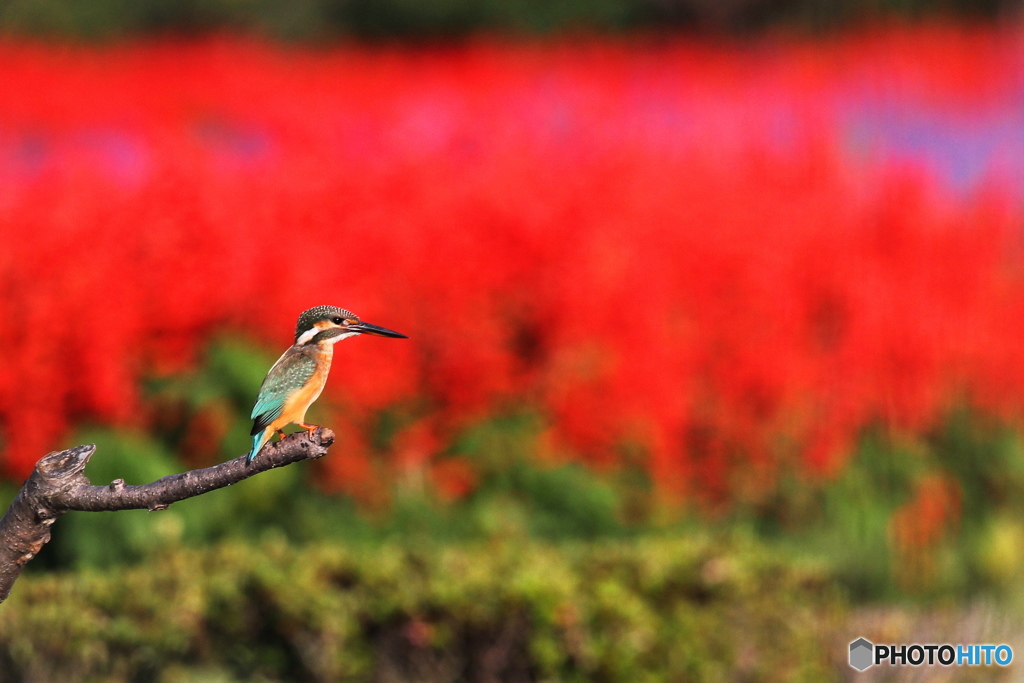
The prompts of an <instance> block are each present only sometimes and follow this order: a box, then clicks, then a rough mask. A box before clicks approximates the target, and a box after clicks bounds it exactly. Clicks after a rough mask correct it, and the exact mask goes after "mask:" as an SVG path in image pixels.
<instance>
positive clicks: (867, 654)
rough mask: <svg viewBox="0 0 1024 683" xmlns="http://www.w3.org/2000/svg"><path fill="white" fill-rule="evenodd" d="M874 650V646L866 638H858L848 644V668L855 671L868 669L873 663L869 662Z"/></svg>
mask: <svg viewBox="0 0 1024 683" xmlns="http://www.w3.org/2000/svg"><path fill="white" fill-rule="evenodd" d="M874 650H875V646H874V645H873V644H872V643H871V641H870V640H867V639H866V638H858V639H857V640H855V641H853V642H852V643H850V666H852V667H853V668H854V669H856V670H857V671H863V670H864V669H866V668H868V667H869V666H871V665H872V664H873V663H874V662H872V661H871V660H872V659H873V657H872V656H871V655H872V654H873V653H874Z"/></svg>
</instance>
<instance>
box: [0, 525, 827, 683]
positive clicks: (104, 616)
mask: <svg viewBox="0 0 1024 683" xmlns="http://www.w3.org/2000/svg"><path fill="white" fill-rule="evenodd" d="M844 609H845V608H844V606H843V603H842V601H841V600H840V599H839V598H838V597H837V591H836V590H835V587H834V585H833V584H832V583H831V582H830V581H829V580H828V579H827V577H826V576H825V575H823V574H822V573H821V572H820V571H819V570H817V569H815V568H814V567H812V566H809V565H806V564H804V565H794V564H793V563H790V562H786V561H783V560H781V559H780V558H778V557H777V556H773V555H772V554H771V553H768V552H766V551H765V550H764V549H763V548H762V547H759V546H757V545H755V544H751V543H736V542H733V543H725V542H722V541H715V540H713V539H710V538H708V537H706V536H704V535H695V536H693V535H691V536H688V537H684V538H665V539H647V540H643V541H633V542H622V541H619V542H603V543H597V544H588V545H577V544H562V545H560V546H557V547H556V546H549V545H544V544H540V543H537V542H531V541H524V540H521V539H520V540H506V541H494V542H490V543H485V544H472V545H468V546H463V547H458V548H456V547H451V546H438V545H426V546H421V547H418V548H416V549H409V548H403V547H400V546H395V545H391V544H384V545H380V546H377V547H373V548H370V547H346V546H339V545H324V544H320V545H314V546H308V547H302V548H300V547H295V546H293V545H290V544H288V543H287V542H285V541H284V540H283V539H276V540H273V539H270V540H266V541H264V542H262V543H260V544H259V545H257V546H249V545H244V544H238V543H227V544H223V545H220V546H218V547H215V548H212V549H206V550H192V551H163V550H157V551H156V552H155V553H154V555H153V556H152V557H151V559H150V560H148V561H147V562H146V563H144V564H142V565H139V566H136V567H134V568H130V569H119V570H112V571H108V572H99V571H95V570H89V571H83V572H80V573H78V574H76V575H68V574H60V573H56V574H48V575H37V576H33V575H31V574H30V575H29V576H26V577H24V578H22V579H21V581H19V583H18V584H17V586H16V587H15V590H14V594H13V595H12V597H11V598H10V599H9V601H8V602H7V603H6V604H5V605H4V606H3V609H2V610H0V653H2V654H0V679H2V680H4V681H12V682H15V681H24V680H33V681H61V680H96V681H99V680H102V681H130V680H152V681H168V682H170V681H183V680H190V681H194V680H209V681H242V680H244V681H293V680H294V681H338V680H352V681H358V680H403V681H455V680H542V681H545V680H547V681H555V680H559V681H591V680H599V681H645V680H648V681H655V680H692V681H703V680H723V679H730V680H736V679H740V680H778V681H784V680H800V681H802V680H817V681H820V680H829V679H831V678H833V677H834V674H833V670H834V668H835V667H836V666H837V664H838V663H839V661H838V660H839V659H841V657H842V655H843V651H842V648H836V647H835V643H836V642H842V638H844V637H845V636H846V635H847V634H845V633H840V632H839V630H838V629H839V628H840V626H841V624H840V620H841V618H842V615H843V613H844Z"/></svg>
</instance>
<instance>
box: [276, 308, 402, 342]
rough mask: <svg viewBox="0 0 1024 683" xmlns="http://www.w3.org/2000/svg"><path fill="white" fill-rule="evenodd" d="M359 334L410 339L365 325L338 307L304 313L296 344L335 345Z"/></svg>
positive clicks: (310, 310)
mask: <svg viewBox="0 0 1024 683" xmlns="http://www.w3.org/2000/svg"><path fill="white" fill-rule="evenodd" d="M358 334H372V335H376V336H378V337H395V338H398V339H408V337H406V336H405V335H404V334H399V333H398V332H394V331H392V330H389V329H386V328H383V327H378V326H377V325H371V324H370V323H364V322H363V321H362V320H360V319H359V316H357V315H356V314H355V313H353V312H352V311H346V310H345V309H344V308H339V307H337V306H316V307H314V308H310V309H309V310H306V311H303V312H302V315H300V316H299V322H298V324H296V326H295V343H296V344H319V343H321V342H327V343H332V344H333V343H335V342H339V341H341V340H342V339H347V338H348V337H354V336H356V335H358Z"/></svg>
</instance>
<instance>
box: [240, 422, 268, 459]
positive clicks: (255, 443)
mask: <svg viewBox="0 0 1024 683" xmlns="http://www.w3.org/2000/svg"><path fill="white" fill-rule="evenodd" d="M266 442H267V431H266V430H263V431H262V432H260V433H259V434H256V435H255V436H253V437H252V450H251V451H249V455H247V456H246V458H245V464H246V465H249V464H251V463H252V461H253V460H255V459H256V454H257V453H259V452H260V449H261V448H263V444H265V443H266Z"/></svg>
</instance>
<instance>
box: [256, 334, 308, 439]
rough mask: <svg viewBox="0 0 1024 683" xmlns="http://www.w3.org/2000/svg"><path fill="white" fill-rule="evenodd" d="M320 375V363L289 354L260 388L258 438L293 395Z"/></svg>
mask: <svg viewBox="0 0 1024 683" xmlns="http://www.w3.org/2000/svg"><path fill="white" fill-rule="evenodd" d="M315 371H316V360H315V359H314V358H312V357H310V356H309V355H307V354H305V353H303V352H301V351H299V352H297V353H291V352H290V351H286V352H285V354H284V355H283V356H281V358H280V359H279V360H278V361H277V362H276V363H274V367H272V368H270V372H268V373H267V376H266V377H265V378H264V380H263V384H262V385H261V386H260V392H259V394H258V395H257V396H256V405H255V406H253V409H252V415H251V416H250V417H252V419H253V424H252V432H250V434H251V435H252V436H255V435H256V434H259V433H260V432H262V431H263V430H264V429H266V428H267V425H269V424H270V423H271V422H273V421H274V420H276V419H277V418H278V417H280V415H281V411H282V410H284V402H285V401H286V400H287V399H288V396H290V395H291V394H292V392H294V391H296V390H297V389H300V388H301V387H303V386H305V384H306V382H308V381H309V378H310V377H312V376H313V373H314V372H315Z"/></svg>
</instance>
